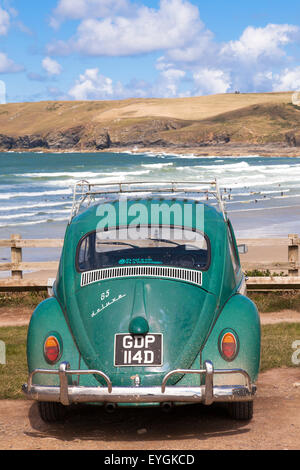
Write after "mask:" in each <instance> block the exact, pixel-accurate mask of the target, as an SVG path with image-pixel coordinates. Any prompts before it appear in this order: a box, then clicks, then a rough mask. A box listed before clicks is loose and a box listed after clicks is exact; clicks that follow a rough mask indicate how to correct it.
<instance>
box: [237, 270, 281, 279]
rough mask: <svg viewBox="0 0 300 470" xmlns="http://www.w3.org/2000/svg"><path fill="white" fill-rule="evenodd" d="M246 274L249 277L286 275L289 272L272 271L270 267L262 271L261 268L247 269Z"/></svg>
mask: <svg viewBox="0 0 300 470" xmlns="http://www.w3.org/2000/svg"><path fill="white" fill-rule="evenodd" d="M245 275H246V276H247V277H276V276H280V277H285V276H287V274H285V273H284V272H281V273H271V271H270V270H269V269H265V270H264V271H261V270H259V269H252V271H245Z"/></svg>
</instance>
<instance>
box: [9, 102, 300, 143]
mask: <svg viewBox="0 0 300 470" xmlns="http://www.w3.org/2000/svg"><path fill="white" fill-rule="evenodd" d="M298 129H300V109H299V108H298V107H295V106H293V105H292V104H291V93H263V94H223V95H210V96H201V97H194V98H178V99H131V100H123V101H82V102H74V101H72V102H40V103H13V104H7V105H0V148H2V149H4V150H7V149H14V148H28V149H29V148H47V149H50V150H51V149H59V148H61V149H64V148H65V149H67V148H75V149H81V150H82V149H96V150H101V149H104V148H109V147H117V146H132V145H134V144H136V145H141V146H143V145H144V146H153V145H161V146H180V145H181V146H206V145H217V144H222V145H225V144H230V143H241V144H263V145H264V144H270V143H271V144H276V143H281V144H284V145H289V146H298ZM299 136H300V133H299ZM299 141H300V138H299Z"/></svg>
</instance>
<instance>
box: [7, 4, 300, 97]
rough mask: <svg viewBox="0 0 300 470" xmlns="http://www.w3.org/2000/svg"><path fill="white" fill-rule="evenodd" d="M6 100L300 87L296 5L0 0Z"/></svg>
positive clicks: (299, 9)
mask: <svg viewBox="0 0 300 470" xmlns="http://www.w3.org/2000/svg"><path fill="white" fill-rule="evenodd" d="M0 80H2V81H3V82H4V83H5V85H6V89H7V102H16V101H18V102H19V101H41V100H56V99H65V100H78V99H123V98H130V97H178V96H195V95H206V94H212V93H228V92H233V91H235V90H240V91H242V92H262V91H290V90H299V89H300V2H298V1H296V0H286V1H285V2H282V0H281V1H279V0H272V1H269V0H265V1H264V0H261V1H258V0H252V1H251V2H238V1H237V0H227V1H225V0H215V1H214V0H213V1H207V0H206V1H200V0H43V2H38V1H37V0H26V1H25V0H2V1H1V0H0Z"/></svg>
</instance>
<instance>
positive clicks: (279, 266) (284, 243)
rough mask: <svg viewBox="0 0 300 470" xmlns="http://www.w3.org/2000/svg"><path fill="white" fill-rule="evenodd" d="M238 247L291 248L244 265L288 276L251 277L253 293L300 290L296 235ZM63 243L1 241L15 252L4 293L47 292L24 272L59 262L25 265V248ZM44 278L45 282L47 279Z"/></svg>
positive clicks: (0, 284)
mask: <svg viewBox="0 0 300 470" xmlns="http://www.w3.org/2000/svg"><path fill="white" fill-rule="evenodd" d="M238 244H245V245H247V246H248V247H249V248H251V249H254V248H255V247H260V248H261V247H270V246H272V247H275V248H276V247H278V248H279V247H287V260H286V261H278V262H276V261H272V262H270V263H269V262H260V261H258V262H256V261H255V262H249V261H244V258H243V255H241V262H242V267H243V269H244V271H251V270H260V271H265V270H269V271H270V272H271V273H273V272H277V273H281V272H284V273H286V274H285V275H284V276H280V275H279V276H270V277H265V276H259V277H249V278H248V280H247V286H248V289H249V290H272V289H275V290H280V289H281V290H282V289H284V290H287V289H300V263H299V245H300V238H299V237H298V235H296V234H292V235H289V236H288V238H269V239H268V238H265V239H240V240H238ZM62 246H63V240H61V239H59V240H58V239H40V240H28V239H22V238H21V236H20V235H11V238H10V239H9V240H0V248H9V249H10V252H11V260H10V262H5V263H0V272H10V273H11V276H10V277H8V278H5V279H2V278H0V290H2V291H5V290H6V291H9V290H32V289H37V290H45V289H47V288H49V282H48V281H47V280H45V276H42V275H39V276H37V278H38V277H39V278H40V279H29V278H26V276H25V277H24V271H38V272H42V271H51V272H53V274H54V273H55V272H56V271H57V268H58V261H45V262H44V261H43V262H24V261H23V249H24V248H62ZM43 277H44V279H43Z"/></svg>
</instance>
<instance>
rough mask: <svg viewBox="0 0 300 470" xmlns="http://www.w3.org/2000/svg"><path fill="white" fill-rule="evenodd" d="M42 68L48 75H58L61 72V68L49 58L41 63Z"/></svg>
mask: <svg viewBox="0 0 300 470" xmlns="http://www.w3.org/2000/svg"><path fill="white" fill-rule="evenodd" d="M42 66H43V69H44V70H46V72H47V73H48V74H49V75H60V74H61V72H62V66H61V65H60V64H59V63H58V62H56V60H54V59H51V58H50V57H45V59H44V60H43V62H42Z"/></svg>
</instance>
